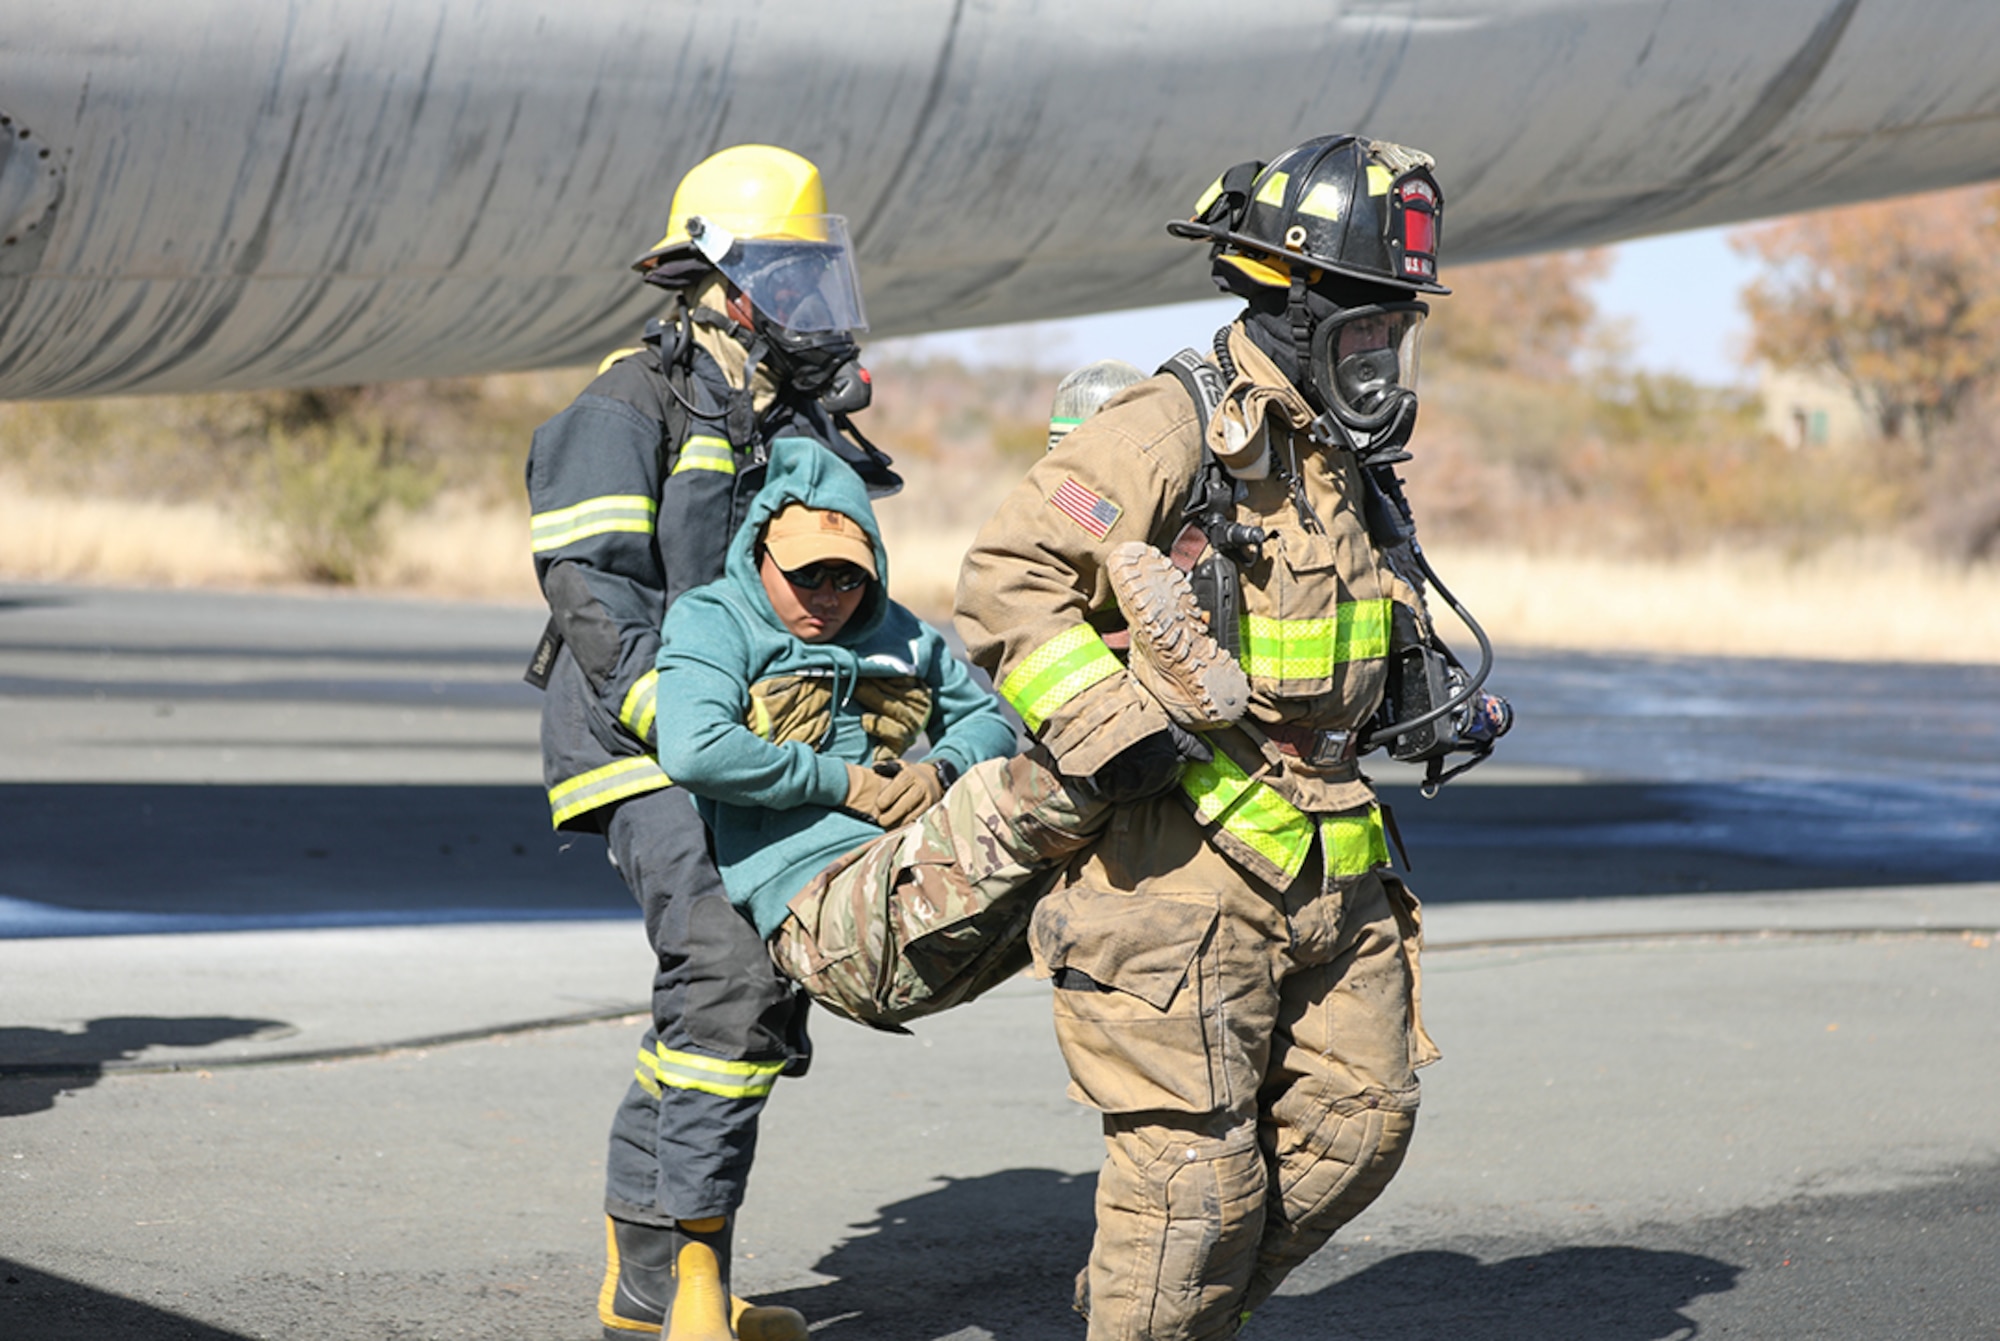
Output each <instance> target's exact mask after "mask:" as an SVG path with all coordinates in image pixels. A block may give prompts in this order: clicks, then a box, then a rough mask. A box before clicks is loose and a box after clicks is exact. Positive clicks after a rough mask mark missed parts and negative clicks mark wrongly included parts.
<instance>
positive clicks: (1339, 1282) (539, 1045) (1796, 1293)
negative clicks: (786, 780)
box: [0, 586, 2000, 1341]
mask: <svg viewBox="0 0 2000 1341" xmlns="http://www.w3.org/2000/svg"><path fill="white" fill-rule="evenodd" d="M539 624H540V621H539V619H538V617H537V616H536V614H535V612H533V611H530V610H523V609H515V608H501V607H477V606H443V605H430V604H424V603H417V602H393V601H373V600H361V599H340V598H325V597H294V596H271V595H221V594H211V593H192V592H190V593H163V592H124V591H105V590H93V589H82V588H62V587H19V586H17V587H4V586H0V1337H4V1338H8V1339H9V1341H13V1339H15V1338H19V1339H20V1341H71V1339H72V1338H75V1339H77V1341H81V1339H82V1338H90V1339H91V1341H101V1339H102V1338H119V1339H121V1341H122V1339H123V1338H141V1337H144V1338H196V1339H199V1341H229V1339H235V1338H263V1337H271V1338H278V1337H287V1338H289V1337H294V1336H299V1335H310V1336H313V1337H315V1338H328V1339H330V1341H346V1339H347V1338H353V1339H354V1341H377V1339H381V1338H398V1339H400V1338H431V1337H438V1338H444V1337H481V1338H514V1337H519V1338H551V1339H567V1338H574V1339H575V1341H584V1339H585V1338H592V1337H595V1336H596V1335H597V1329H596V1326H595V1323H594V1319H593V1313H592V1310H593V1305H594V1300H595V1295H596V1289H597V1281H598V1273H599V1270H600V1262H601V1251H602V1247H601V1245H602V1225H601V1219H600V1209H599V1198H600V1195H601V1193H600V1188H601V1176H602V1174H601V1169H602V1160H603V1143H604V1137H605V1132H606V1128H607V1127H608V1124H609V1119H610V1115H611V1111H612V1108H613V1106H614V1105H615V1103H616V1101H617V1098H618V1096H619V1094H620V1093H621V1091H622V1089H623V1083H624V1077H625V1076H627V1075H629V1073H630V1067H631V1065H632V1056H633V1051H634V1048H635V1045H636V1043H637V1041H638V1036H639V1033H640V1031H641V1029H642V1027H643V1019H642V1018H641V1016H640V1014H639V1012H640V1011H641V1010H642V1009H643V1002H644V997H645V991H646V983H647V980H648V973H649V969H648V963H647V960H648V956H647V953H646V951H645V949H644V946H643V943H642V942H643V937H642V935H641V933H640V929H639V927H638V923H637V918H636V915H635V913H634V911H633V910H632V908H631V906H630V900H629V896H628V895H627V894H626V893H625V892H624V889H623V887H622V885H621V884H620V883H619V882H618V880H617V878H616V876H615V874H614V873H613V872H612V871H611V870H610V869H609V868H608V866H607V865H606V863H605V861H604V856H603V850H602V845H601V843H597V842H596V841H595V840H584V841H570V840H566V839H560V838H558V837H557V836H556V835H553V834H552V833H550V831H549V829H548V827H547V821H546V811H545V809H544V808H543V805H542V801H541V798H540V796H539V791H538V785H537V784H538V763H537V752H536V746H535V711H536V704H535V697H534V694H533V692H532V691H531V690H529V689H527V688H526V687H525V686H523V685H522V684H520V682H519V673H520V668H521V665H522V663H523V662H524V661H525V656H526V652H527V650H528V648H529V646H530V645H531V644H532V642H533V641H534V638H535V635H536V633H537V632H538V631H539ZM1502 654H1503V660H1502V662H1501V666H1500V669H1499V670H1498V671H1496V673H1495V679H1494V682H1493V683H1494V687H1496V688H1498V689H1499V690H1500V691H1501V692H1503V693H1505V694H1507V695H1508V696H1509V697H1510V698H1512V699H1513V700H1514V702H1515V704H1516V707H1517V710H1518V711H1519V714H1520V722H1521V725H1520V726H1519V727H1518V728H1517V730H1516V732H1515V733H1514V735H1512V736H1510V737H1509V738H1508V740H1507V741H1506V742H1505V744H1504V746H1503V750H1502V753H1501V755H1500V756H1499V758H1498V759H1497V760H1496V761H1495V762H1493V763H1491V764H1489V765H1487V766H1485V767H1483V768H1481V769H1479V770H1477V771H1475V772H1474V773H1472V774H1470V775H1468V777H1467V778H1466V779H1464V780H1463V781H1462V782H1459V783H1454V784H1452V785H1451V786H1449V787H1447V788H1446V789H1445V791H1444V792H1443V794H1442V795H1440V796H1439V797H1437V798H1436V799H1435V800H1425V799H1422V798H1421V797H1419V796H1418V795H1417V794H1416V790H1415V787H1414V785H1413V784H1414V779H1413V778H1411V777H1410V776H1409V775H1408V774H1407V773H1403V772H1397V771H1394V770H1387V769H1385V770H1382V773H1383V775H1384V776H1385V779H1386V780H1387V782H1388V785H1387V787H1386V788H1385V792H1386V794H1387V796H1388V797H1389V799H1390V800H1391V801H1392V802H1393V804H1394V806H1395V809H1396V812H1397V815H1398V819H1399V821H1400V826H1401V828H1402V831H1403V833H1404V836H1405V838H1406V839H1407V840H1408V845H1409V848H1410V855H1411V858H1412V859H1413V865H1412V869H1411V873H1410V879H1411V881H1412V883H1413V885H1414V886H1415V887H1416V888H1417V889H1418V891H1419V892H1420V893H1421V894H1422V895H1423V896H1424V898H1425V900H1426V911H1427V932H1428V949H1427V954H1426V959H1425V979H1424V985H1425V996H1424V1011H1425V1019H1426V1022H1427V1024H1428V1026H1429V1027H1430V1029H1431V1031H1432V1033H1433V1034H1434V1035H1435V1036H1436V1037H1437V1038H1438V1041H1439V1042H1440V1044H1441V1045H1442V1046H1443V1048H1444V1050H1445V1054H1446V1055H1445V1060H1444V1061H1443V1062H1441V1063H1440V1064H1439V1065H1437V1066H1436V1067H1434V1068H1432V1069H1430V1070H1429V1071H1427V1072H1425V1105H1424V1112H1423V1116H1422V1118H1421V1120H1420V1122H1419V1127H1418V1135H1417V1139H1416V1142H1415V1144H1414V1146H1413V1150H1412V1153H1411V1156H1410V1159H1409V1162H1408V1163H1407V1165H1406V1166H1405V1169H1404V1171H1403V1172H1402V1174H1401V1175H1400V1176H1399V1177H1398V1179H1397V1180H1396V1182H1395V1183H1394V1184H1392V1186H1391V1187H1390V1189H1389V1191H1388V1192H1387V1194H1385V1196H1384V1197H1383V1199H1382V1200H1381V1201H1380V1202H1379V1203H1378V1204H1377V1205H1376V1206H1375V1207H1373V1208H1371V1209H1370V1210H1369V1211H1368V1212H1367V1213H1366V1214H1365V1215H1363V1216H1362V1217H1361V1219H1359V1220H1358V1221H1357V1222H1356V1223H1355V1224H1354V1225H1352V1226H1350V1227H1349V1229H1348V1230H1347V1231H1344V1232H1343V1234H1342V1235H1341V1236H1339V1237H1338V1238H1337V1239H1336V1240H1335V1242H1334V1243H1333V1244H1332V1245H1330V1246H1329V1247H1328V1249H1327V1250H1325V1251H1324V1252H1322V1253H1321V1254H1320V1255H1319V1256H1318V1257H1316V1258H1315V1259H1313V1261H1311V1262H1310V1263H1308V1264H1307V1266H1306V1267H1305V1268H1303V1269H1302V1270H1301V1271H1300V1272H1299V1273H1298V1274H1297V1275H1295V1276H1294V1278H1293V1279H1292V1280H1291V1281H1290V1282H1288V1283H1287V1286H1286V1288H1285V1291H1284V1293H1283V1294H1281V1296H1280V1297H1279V1298H1278V1299H1276V1300H1274V1301H1272V1303H1271V1304H1270V1305H1268V1306H1267V1307H1266V1308H1265V1309H1264V1310H1263V1311H1262V1312H1261V1313H1260V1315H1259V1317H1258V1318H1257V1319H1256V1321H1255V1322H1254V1323H1253V1325H1252V1328H1251V1329H1250V1330H1249V1331H1248V1332H1247V1333H1246V1336H1247V1337H1250V1338H1256V1337H1259V1336H1271V1337H1283V1336H1295V1337H1306V1338H1362V1337H1368V1338H1417V1337H1436V1336H1447V1335H1448V1336H1452V1337H1459V1338H1497V1339H1500V1341H1514V1339H1515V1338H1520V1339H1521V1341H1526V1338H1530V1337H1534V1338H1574V1339H1575V1341H1606V1339H1609V1341H1627V1339H1630V1341H1640V1339H1642V1338H1643V1339H1646V1341H1651V1339H1652V1338H1670V1337H1690V1336H1695V1335H1720V1336H1732V1337H1756V1338H1763V1337H1769V1338H1791V1337H1807V1336H1810V1337H1816V1338H1817V1337H1826V1338H1834V1339H1835V1341H1850V1339H1851V1341H1860V1339H1861V1338H1877V1337H1887V1336H1897V1337H1922V1338H1951V1339H1952V1341H1957V1339H1958V1338H1977V1337H2000V1121H1996V1118H1995V1114H1996V1113H2000V1079H1996V1075H2000V1072H1996V1068H1995V1067H1994V1066H1993V1065H1992V1063H1991V1060H1990V1059H1991V1058H1992V1056H1993V1055H1994V1052H1995V1044H1996V1042H2000V1026H1996V1021H2000V973H1996V970H1995V967H1994V964H1995V948H1994V935H1995V929H1996V928H1997V927H2000V762H1996V761H2000V668H1993V667H1976V666H1970V667H1950V666H1921V665H1909V666H1850V665H1834V664H1812V663H1799V662H1781V661H1740V662H1737V661H1730V662H1718V661H1708V660H1695V659H1675V658H1644V657H1576V656H1563V655H1551V654H1534V653H1528V652H1515V653H1511V654H1510V653H1509V651H1508V649H1505V648H1503V649H1502ZM1046 996H1047V991H1046V987H1045V986H1044V985H1043V984H1041V983H1038V982H1035V981H1033V980H1031V979H1025V978H1024V979H1020V980H1016V981H1015V982H1012V983H1010V984H1008V985H1006V986H1005V987H1003V988H1001V989H1000V990H998V991H996V992H995V993H993V994H992V995H990V996H989V997H987V998H985V999H984V1000H982V1001H980V1002H978V1003H975V1004H974V1005H972V1006H970V1007H967V1008H965V1009H963V1010H961V1011H958V1012H955V1013H952V1014H949V1015H946V1016H942V1017H939V1018H937V1019H935V1020H932V1021H929V1022H926V1023H925V1024H923V1025H922V1026H920V1027H919V1029H918V1030H917V1032H916V1034H915V1036H914V1037H909V1038H897V1037H891V1036H885V1035H878V1034H874V1033H871V1032H869V1031H866V1030H863V1029H860V1028H857V1027H855V1026H852V1025H848V1024H845V1023H844V1022H840V1021H835V1020H831V1019H830V1018H828V1017H825V1016H821V1017H820V1024H819V1026H818V1029H817V1032H816V1042H817V1047H818V1053H817V1056H816V1058H815V1062H814V1066H813V1071H812V1074H811V1075H810V1076H808V1077H806V1078H805V1079H802V1080H798V1081H788V1082H786V1083H785V1084H783V1085H781V1086H780V1088H779V1091H778V1093H777V1095H776V1097H775V1098H774V1100H773V1102H772V1104H771V1106H770V1109H769V1111H768V1113H767V1116H766V1119H765V1123H764V1132H763V1139H762V1146H761V1151H760V1155H759V1161H758V1166H757V1173H756V1176H755V1179H754V1182H753V1185H752V1189H751V1196H750V1201H749V1203H748V1204H747V1205H746V1206H745V1207H744V1210H743V1212H742V1215H741V1217H740V1223H739V1227H738V1231H739V1232H738V1236H737V1259H736V1261H735V1264H734V1270H735V1274H736V1278H737V1283H738V1288H739V1291H741V1292H744V1293H748V1294H752V1295H754V1296H757V1297H760V1298H764V1299H767V1300H769V1301H772V1302H780V1303H788V1304H791V1305H793V1306H795V1307H798V1308H800V1309H802V1310H804V1311H805V1313H806V1314H807V1316H808V1317H809V1318H811V1319H813V1322H814V1326H815V1335H819V1336H825V1337H829V1338H852V1339H854V1341H972V1339H973V1338H993V1339H996V1341H1054V1339H1056V1338H1062V1337H1080V1336H1081V1334H1082V1329H1081V1327H1080V1325H1078V1324H1077V1323H1076V1321H1075V1319H1074V1318H1073V1316H1072V1315H1070V1314H1069V1313H1068V1311H1067V1297H1068V1282H1069V1280H1070V1278H1071V1276H1072V1275H1073V1274H1074V1271H1075V1269H1076V1267H1077V1265H1078V1264H1079V1263H1080V1261H1081V1259H1082V1256H1083V1254H1084V1252H1085V1251H1086V1249H1087V1245H1088V1241H1089V1235H1090V1219H1091V1216H1090V1202H1091V1193H1092V1186H1093V1180H1094V1173H1095V1169H1096V1165H1097V1162H1098V1159H1099V1158H1100V1155H1101V1142H1100V1140H1099V1137H1098V1135H1097V1127H1096V1122H1095V1120H1094V1118H1093V1116H1092V1115H1091V1114H1090V1113H1089V1112H1088V1111H1086V1110H1085V1109H1083V1108H1081V1107H1080V1106H1078V1105H1076V1104H1074V1103H1072V1102H1071V1101H1069V1100H1068V1099H1067V1098H1066V1097H1065V1094H1064V1076H1063V1070H1062V1066H1061V1062H1060V1059H1059V1058H1058V1057H1057V1055H1056V1051H1055V1047H1054V1043H1053V1039H1052V1036H1051V1034H1050V1030H1049V1026H1048V1023H1047V1012H1048V1005H1047V1001H1046Z"/></svg>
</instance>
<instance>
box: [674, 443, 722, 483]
mask: <svg viewBox="0 0 2000 1341" xmlns="http://www.w3.org/2000/svg"><path fill="white" fill-rule="evenodd" d="M683 470H713V471H716V472H718V473H719V474H723V475H734V474H735V473H736V453H735V452H734V451H733V450H731V448H730V446H729V444H728V443H727V442H725V441H723V440H722V439H721V438H710V437H702V436H696V437H692V438H689V439H688V440H687V441H686V442H684V443H682V444H681V454H680V458H679V459H678V460H676V461H675V462H674V470H673V473H674V474H676V475H678V474H680V473H681V472H682V471H683Z"/></svg>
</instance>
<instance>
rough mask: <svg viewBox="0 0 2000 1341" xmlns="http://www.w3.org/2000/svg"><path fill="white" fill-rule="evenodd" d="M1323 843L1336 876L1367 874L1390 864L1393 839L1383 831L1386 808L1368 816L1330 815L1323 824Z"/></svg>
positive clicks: (1371, 808)
mask: <svg viewBox="0 0 2000 1341" xmlns="http://www.w3.org/2000/svg"><path fill="white" fill-rule="evenodd" d="M1319 833H1320V844H1321V846H1322V847H1323V848H1324V849H1325V851H1326V860H1327V865H1328V866H1330V867H1331V868H1332V869H1333V873H1334V874H1335V875H1366V874H1367V873H1368V872H1370V871H1372V870H1374V869H1375V868H1376V867H1377V866H1387V865H1388V864H1389V840H1388V838H1387V837H1386V836H1385V835H1384V834H1383V832H1382V808H1381V807H1380V806H1369V807H1368V813H1367V814H1365V815H1329V816H1326V817H1325V818H1323V819H1321V820H1320V822H1319Z"/></svg>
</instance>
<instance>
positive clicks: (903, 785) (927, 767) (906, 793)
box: [876, 759, 944, 829]
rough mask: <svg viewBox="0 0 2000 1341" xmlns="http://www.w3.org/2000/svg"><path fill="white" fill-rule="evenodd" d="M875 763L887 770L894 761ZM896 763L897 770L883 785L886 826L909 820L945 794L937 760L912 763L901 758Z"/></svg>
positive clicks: (894, 825) (883, 814)
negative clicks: (932, 762) (935, 762)
mask: <svg viewBox="0 0 2000 1341" xmlns="http://www.w3.org/2000/svg"><path fill="white" fill-rule="evenodd" d="M876 767H877V768H879V769H883V770H887V769H889V768H891V767H892V765H889V764H877V765H876ZM893 767H894V769H895V772H893V773H890V774H889V776H888V778H887V779H886V780H885V782H884V783H883V786H882V800H881V806H882V811H881V814H882V819H881V824H882V827H883V828H885V829H893V828H895V827H897V826H898V825H900V824H907V823H908V822H909V821H911V820H913V819H915V818H916V817H917V816H918V815H921V814H923V813H924V811H926V810H929V809H930V808H931V807H932V806H934V805H936V804H937V803H938V801H939V800H940V799H941V798H942V797H943V796H944V777H943V775H942V774H941V773H940V772H939V771H938V766H937V765H936V764H931V763H923V764H912V763H908V762H906V761H904V760H902V759H898V760H896V762H895V764H894V765H893Z"/></svg>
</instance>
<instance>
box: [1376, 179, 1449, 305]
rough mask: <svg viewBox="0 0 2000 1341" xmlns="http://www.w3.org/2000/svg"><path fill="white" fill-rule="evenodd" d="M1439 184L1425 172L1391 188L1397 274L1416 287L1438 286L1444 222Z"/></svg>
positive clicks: (1391, 242) (1392, 251)
mask: <svg viewBox="0 0 2000 1341" xmlns="http://www.w3.org/2000/svg"><path fill="white" fill-rule="evenodd" d="M1443 215H1444V210H1443V201H1442V200H1441V199H1440V198H1439V195H1438V186H1437V182H1436V181H1435V180H1433V179H1432V177H1431V175H1430V173H1428V172H1424V171H1422V170H1419V171H1416V172H1412V173H1409V174H1407V175H1405V176H1403V177H1400V178H1398V179H1397V180H1396V183H1395V185H1393V186H1392V187H1390V188H1389V213H1388V217H1387V219H1386V220H1385V221H1384V222H1385V223H1386V224H1387V225H1388V233H1389V237H1388V242H1389V252H1390V255H1391V256H1392V257H1394V259H1395V265H1396V273H1397V274H1399V275H1401V276H1403V278H1404V279H1406V280H1408V281H1410V282H1411V283H1413V284H1435V283H1437V254H1438V234H1439V232H1440V231H1441V225H1442V224H1443V222H1444V218H1443Z"/></svg>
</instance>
